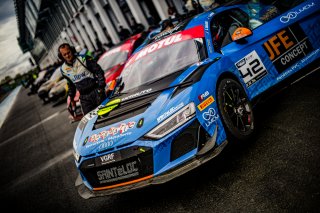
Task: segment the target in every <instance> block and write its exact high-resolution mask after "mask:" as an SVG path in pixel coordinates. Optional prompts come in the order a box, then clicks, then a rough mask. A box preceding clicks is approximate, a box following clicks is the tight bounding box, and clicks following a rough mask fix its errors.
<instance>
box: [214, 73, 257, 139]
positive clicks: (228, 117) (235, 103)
mask: <svg viewBox="0 0 320 213" xmlns="http://www.w3.org/2000/svg"><path fill="white" fill-rule="evenodd" d="M217 93H218V94H217V102H218V108H219V111H220V114H221V117H222V121H223V123H224V126H225V129H226V132H227V135H228V136H229V137H231V139H235V140H240V141H245V140H248V139H249V138H250V137H251V136H252V134H253V132H254V128H255V125H254V116H253V111H252V106H251V104H250V102H249V100H248V97H247V94H246V92H245V91H244V89H243V87H242V86H241V84H240V83H238V82H237V81H235V80H233V79H231V78H225V79H223V80H221V81H220V83H219V85H218V88H217Z"/></svg>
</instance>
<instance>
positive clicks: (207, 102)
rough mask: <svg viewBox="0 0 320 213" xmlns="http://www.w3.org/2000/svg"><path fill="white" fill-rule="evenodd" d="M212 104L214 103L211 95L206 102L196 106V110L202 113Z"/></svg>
mask: <svg viewBox="0 0 320 213" xmlns="http://www.w3.org/2000/svg"><path fill="white" fill-rule="evenodd" d="M213 102H214V98H213V97H212V95H210V96H209V98H207V99H206V100H204V101H203V102H202V103H200V104H199V105H198V109H199V110H200V111H202V110H204V109H205V108H207V107H208V106H210V105H211V104H212V103H213Z"/></svg>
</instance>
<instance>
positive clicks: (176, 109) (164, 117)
mask: <svg viewBox="0 0 320 213" xmlns="http://www.w3.org/2000/svg"><path fill="white" fill-rule="evenodd" d="M183 106H184V103H183V102H181V103H180V104H179V105H177V106H174V107H171V108H170V109H169V110H168V111H166V112H165V113H163V114H162V115H160V116H159V117H158V118H157V121H158V123H160V122H161V121H163V120H165V119H166V118H168V117H169V116H170V115H172V114H173V113H175V112H176V111H178V110H179V109H181V108H182V107H183Z"/></svg>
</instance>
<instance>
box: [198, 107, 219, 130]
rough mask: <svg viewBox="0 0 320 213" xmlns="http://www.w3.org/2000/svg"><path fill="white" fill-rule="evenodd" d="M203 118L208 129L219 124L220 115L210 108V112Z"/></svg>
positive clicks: (204, 114) (203, 115) (205, 113)
mask: <svg viewBox="0 0 320 213" xmlns="http://www.w3.org/2000/svg"><path fill="white" fill-rule="evenodd" d="M202 117H203V119H204V120H205V125H206V127H209V126H210V125H211V124H213V123H216V122H217V120H218V118H219V115H218V114H217V113H216V110H215V109H214V108H209V109H208V111H206V112H204V113H203V114H202Z"/></svg>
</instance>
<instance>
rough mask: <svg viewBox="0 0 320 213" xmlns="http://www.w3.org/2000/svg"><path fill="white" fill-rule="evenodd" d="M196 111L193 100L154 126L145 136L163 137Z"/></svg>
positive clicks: (191, 116) (187, 119)
mask: <svg viewBox="0 0 320 213" xmlns="http://www.w3.org/2000/svg"><path fill="white" fill-rule="evenodd" d="M195 112H196V108H195V105H194V103H193V102H191V103H189V104H188V105H187V106H185V107H183V108H182V109H180V110H179V111H178V112H176V113H175V114H173V115H171V116H170V117H169V118H167V119H166V120H165V121H164V122H162V123H161V124H159V125H158V126H156V127H155V128H153V129H152V130H151V131H150V132H148V133H147V134H146V135H145V137H148V138H152V139H159V138H162V137H164V136H166V135H167V134H169V133H170V132H172V131H173V130H175V129H177V128H178V127H180V126H182V125H183V124H185V123H186V122H187V121H189V120H190V119H191V118H193V117H194V116H195V115H196V113H195Z"/></svg>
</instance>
